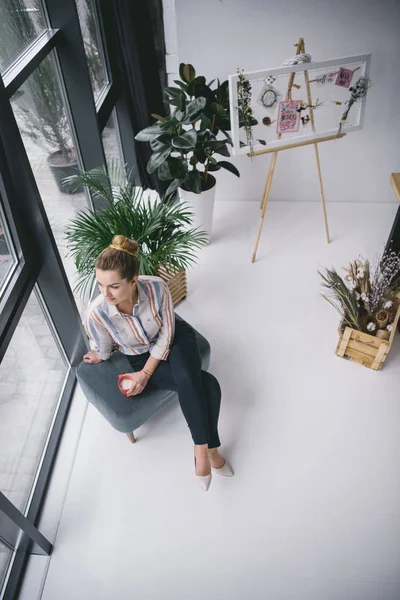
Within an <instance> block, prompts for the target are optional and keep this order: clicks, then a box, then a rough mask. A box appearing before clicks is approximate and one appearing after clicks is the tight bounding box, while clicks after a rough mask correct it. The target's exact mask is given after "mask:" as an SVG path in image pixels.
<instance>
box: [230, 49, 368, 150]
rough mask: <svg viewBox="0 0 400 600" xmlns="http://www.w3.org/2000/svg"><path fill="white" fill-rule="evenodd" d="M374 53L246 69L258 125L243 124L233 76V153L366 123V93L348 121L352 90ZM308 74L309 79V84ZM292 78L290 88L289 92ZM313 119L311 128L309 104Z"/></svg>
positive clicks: (348, 129)
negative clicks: (246, 125)
mask: <svg viewBox="0 0 400 600" xmlns="http://www.w3.org/2000/svg"><path fill="white" fill-rule="evenodd" d="M370 61H371V55H370V54H363V55H357V56H346V57H342V58H334V59H330V60H324V61H320V62H307V63H302V64H297V65H288V66H282V67H277V68H271V69H263V70H261V71H243V72H242V73H241V75H242V76H243V77H244V78H245V79H246V80H247V81H248V82H249V84H250V86H251V100H250V106H251V109H252V116H253V118H254V119H256V121H257V125H252V127H251V132H250V136H251V137H249V133H248V132H246V128H245V127H239V113H240V111H239V106H240V105H241V101H240V99H239V98H238V91H239V84H240V77H239V74H238V73H235V74H234V75H230V76H229V97H230V118H231V134H232V142H233V148H232V153H233V154H234V155H242V154H248V153H250V152H257V151H260V150H267V149H277V150H279V148H280V147H282V146H285V145H287V144H288V142H289V143H292V142H303V141H306V140H307V141H310V142H311V141H314V140H315V141H318V139H319V138H321V137H324V136H329V135H333V134H335V133H338V132H339V127H340V126H341V133H349V132H351V131H357V130H359V129H361V128H362V127H363V121H364V112H365V105H366V99H367V95H365V96H364V97H362V98H360V99H359V100H358V101H357V102H355V103H354V104H353V105H352V107H351V109H350V111H349V112H348V115H347V117H346V120H345V122H342V123H341V121H342V118H343V114H344V113H345V111H346V108H347V107H348V102H349V99H350V97H351V93H352V92H351V91H350V90H352V89H353V90H354V86H355V85H356V84H357V81H358V80H359V79H360V78H369V69H370ZM306 78H308V83H309V85H308V86H307V85H306ZM290 83H293V86H292V87H291V94H290V96H289V97H288V94H287V92H288V88H289V87H290ZM310 106H311V108H312V113H313V114H312V115H311V116H312V117H313V121H314V128H315V132H314V131H313V130H312V124H311V119H310V109H309V107H310Z"/></svg>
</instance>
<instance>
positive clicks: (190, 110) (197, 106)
mask: <svg viewBox="0 0 400 600" xmlns="http://www.w3.org/2000/svg"><path fill="white" fill-rule="evenodd" d="M206 103H207V100H206V99H205V98H203V97H200V98H195V99H194V100H191V101H190V102H188V103H187V105H186V109H185V113H184V115H183V119H182V124H183V125H189V124H190V123H193V121H196V119H198V117H199V116H200V114H201V112H202V110H203V108H204V107H205V105H206Z"/></svg>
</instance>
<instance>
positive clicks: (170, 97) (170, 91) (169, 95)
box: [164, 86, 186, 110]
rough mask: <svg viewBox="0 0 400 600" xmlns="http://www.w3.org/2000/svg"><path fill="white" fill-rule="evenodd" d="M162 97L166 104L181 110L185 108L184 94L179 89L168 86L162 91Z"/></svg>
mask: <svg viewBox="0 0 400 600" xmlns="http://www.w3.org/2000/svg"><path fill="white" fill-rule="evenodd" d="M164 95H165V97H166V100H167V103H168V104H172V106H177V107H178V108H179V109H181V110H183V109H184V108H185V104H186V94H185V92H183V91H182V90H181V89H180V88H177V87H173V86H168V87H166V88H165V89H164Z"/></svg>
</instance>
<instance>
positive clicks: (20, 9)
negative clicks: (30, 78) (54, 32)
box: [0, 0, 47, 73]
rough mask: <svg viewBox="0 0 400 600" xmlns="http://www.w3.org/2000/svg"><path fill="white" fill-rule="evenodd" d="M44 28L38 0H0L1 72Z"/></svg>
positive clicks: (44, 22)
mask: <svg viewBox="0 0 400 600" xmlns="http://www.w3.org/2000/svg"><path fill="white" fill-rule="evenodd" d="M46 28H47V25H46V20H45V17H44V14H43V10H42V5H41V3H40V2H39V1H38V0H0V71H1V72H2V73H3V72H4V71H5V70H6V69H7V68H8V67H9V66H10V65H11V64H12V63H13V62H14V61H15V60H16V59H17V58H18V56H19V55H20V54H22V53H23V52H24V51H25V50H26V49H27V48H28V46H29V44H31V43H32V42H33V41H34V40H35V39H36V38H37V37H39V35H41V34H42V33H43V32H44V31H45V30H46Z"/></svg>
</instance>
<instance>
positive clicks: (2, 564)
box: [0, 540, 13, 590]
mask: <svg viewBox="0 0 400 600" xmlns="http://www.w3.org/2000/svg"><path fill="white" fill-rule="evenodd" d="M12 553H13V551H12V550H11V548H9V547H8V546H6V545H5V544H3V542H2V541H1V540H0V590H1V587H2V585H3V582H4V579H5V576H6V574H7V568H8V565H9V562H10V559H11V557H12Z"/></svg>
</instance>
